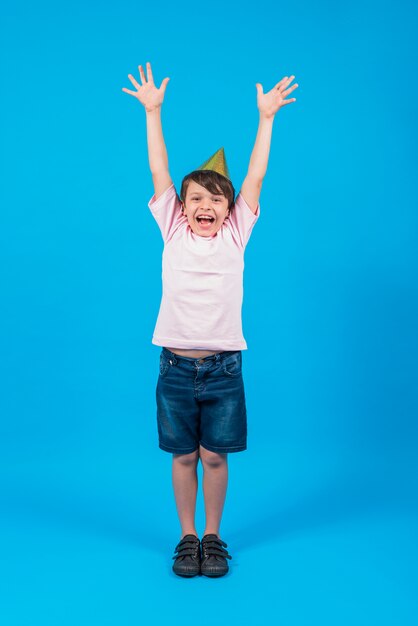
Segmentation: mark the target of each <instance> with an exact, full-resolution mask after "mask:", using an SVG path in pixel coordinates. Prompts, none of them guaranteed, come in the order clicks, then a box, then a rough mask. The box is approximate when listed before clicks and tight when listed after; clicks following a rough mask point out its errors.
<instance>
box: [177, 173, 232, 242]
mask: <svg viewBox="0 0 418 626" xmlns="http://www.w3.org/2000/svg"><path fill="white" fill-rule="evenodd" d="M228 214H229V211H228V199H227V198H226V197H225V196H224V195H223V193H218V194H213V193H210V191H208V190H207V189H206V188H205V187H202V185H199V183H196V182H195V181H194V180H191V181H190V183H189V186H188V188H187V193H186V198H185V202H184V204H183V215H185V216H186V217H187V220H188V222H189V224H190V227H191V229H192V231H193V232H194V233H196V234H197V235H200V236H201V237H210V236H211V235H214V234H215V233H217V232H218V230H219V229H220V228H221V226H222V224H223V222H224V220H225V218H226V217H227V216H228ZM200 216H207V217H210V218H211V219H210V220H207V219H206V220H205V219H202V220H201V219H200Z"/></svg>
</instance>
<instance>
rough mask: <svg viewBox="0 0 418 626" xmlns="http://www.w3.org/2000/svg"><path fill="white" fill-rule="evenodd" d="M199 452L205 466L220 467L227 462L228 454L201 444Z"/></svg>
mask: <svg viewBox="0 0 418 626" xmlns="http://www.w3.org/2000/svg"><path fill="white" fill-rule="evenodd" d="M199 454H200V458H201V460H202V465H203V467H220V466H221V465H224V464H225V463H226V458H227V455H226V454H222V453H220V452H212V451H211V450H206V448H203V446H200V448H199Z"/></svg>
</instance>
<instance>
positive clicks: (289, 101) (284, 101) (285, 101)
mask: <svg viewBox="0 0 418 626" xmlns="http://www.w3.org/2000/svg"><path fill="white" fill-rule="evenodd" d="M291 102H296V98H290V100H283V102H282V105H281V106H284V105H285V104H290V103H291Z"/></svg>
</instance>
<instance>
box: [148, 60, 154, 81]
mask: <svg viewBox="0 0 418 626" xmlns="http://www.w3.org/2000/svg"><path fill="white" fill-rule="evenodd" d="M147 75H148V81H149V82H150V83H153V82H154V77H153V75H152V69H151V63H149V62H148V63H147Z"/></svg>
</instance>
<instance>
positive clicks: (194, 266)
mask: <svg viewBox="0 0 418 626" xmlns="http://www.w3.org/2000/svg"><path fill="white" fill-rule="evenodd" d="M148 206H149V208H150V210H151V213H152V215H153V216H154V218H155V220H156V222H157V224H158V226H159V228H160V230H161V234H162V237H163V240H164V250H163V257H162V282H163V292H162V299H161V305H160V310H159V313H158V319H157V323H156V326H155V329H154V334H153V338H152V343H153V344H154V345H156V346H166V347H167V348H170V347H171V348H179V349H189V350H192V349H194V350H219V351H221V350H246V349H247V343H246V341H245V339H244V337H243V334H242V320H241V309H242V300H243V271H244V250H245V246H246V245H247V242H248V240H249V238H250V235H251V231H252V229H253V226H254V224H255V223H256V221H257V220H258V218H259V215H260V204H258V207H257V213H256V214H254V213H253V212H252V211H251V209H250V207H249V206H248V204H247V203H246V202H245V200H244V198H243V197H242V195H241V193H239V194H238V196H237V198H236V200H235V208H234V210H233V211H232V213H231V214H230V216H229V217H228V218H227V219H225V221H224V222H223V224H222V226H221V228H220V229H219V230H218V232H217V233H216V234H215V235H210V236H208V237H201V236H200V235H196V234H195V233H194V232H193V230H192V229H191V227H190V225H189V223H188V221H187V218H186V216H184V215H183V214H182V212H181V203H180V200H179V198H178V195H177V192H176V189H175V186H174V183H173V184H172V185H171V187H169V188H168V189H166V191H164V193H163V194H162V195H161V196H159V197H158V199H157V200H156V199H155V194H154V195H153V196H152V198H151V200H150V201H149V203H148Z"/></svg>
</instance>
